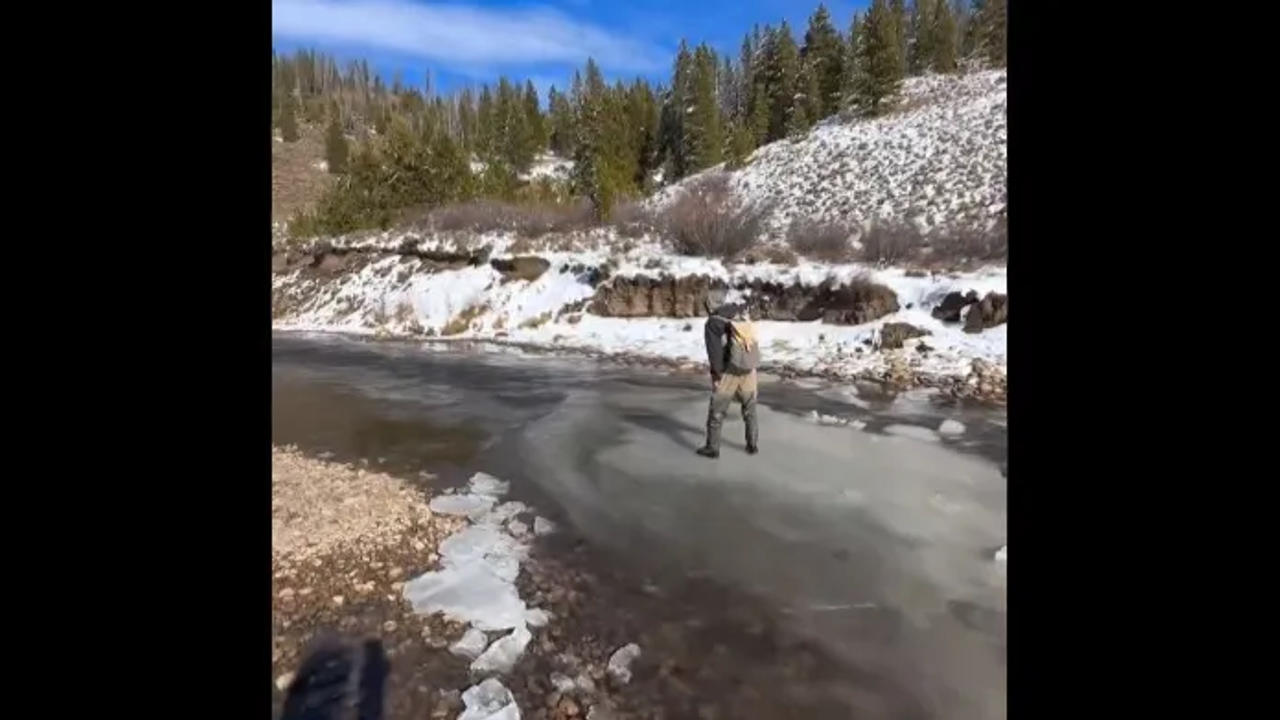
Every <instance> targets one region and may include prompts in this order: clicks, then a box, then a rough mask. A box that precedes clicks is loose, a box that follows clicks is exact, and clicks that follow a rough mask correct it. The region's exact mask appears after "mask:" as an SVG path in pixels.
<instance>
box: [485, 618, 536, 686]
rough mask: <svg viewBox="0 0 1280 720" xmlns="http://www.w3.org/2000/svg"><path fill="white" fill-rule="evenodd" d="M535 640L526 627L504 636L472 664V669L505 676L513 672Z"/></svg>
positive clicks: (495, 641)
mask: <svg viewBox="0 0 1280 720" xmlns="http://www.w3.org/2000/svg"><path fill="white" fill-rule="evenodd" d="M532 639H533V635H532V634H530V632H529V630H528V629H527V628H524V627H518V628H516V629H515V630H513V631H512V632H511V634H510V635H504V636H503V637H500V638H498V639H497V640H494V641H493V644H492V645H490V646H489V649H488V650H485V651H484V652H483V653H482V654H481V655H480V657H478V658H476V659H475V660H474V661H473V662H472V663H471V669H472V670H473V671H475V672H477V673H498V674H500V675H505V674H507V673H509V672H511V669H512V668H514V667H515V665H516V662H517V661H518V660H520V656H521V655H523V654H524V649H525V646H527V645H528V644H529V641H530V640H532Z"/></svg>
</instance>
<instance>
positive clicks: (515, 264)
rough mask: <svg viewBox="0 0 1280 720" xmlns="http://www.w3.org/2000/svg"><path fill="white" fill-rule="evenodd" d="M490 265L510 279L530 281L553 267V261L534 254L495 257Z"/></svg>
mask: <svg viewBox="0 0 1280 720" xmlns="http://www.w3.org/2000/svg"><path fill="white" fill-rule="evenodd" d="M489 265H491V266H493V269H494V270H497V271H498V272H500V273H502V276H503V277H504V278H506V279H508V280H528V281H529V282H533V281H534V280H537V279H538V278H540V277H542V274H543V273H545V272H546V271H547V269H548V268H550V267H551V263H549V262H547V261H546V260H545V259H543V258H540V257H536V256H533V255H520V256H517V257H511V258H493V259H492V260H490V261H489Z"/></svg>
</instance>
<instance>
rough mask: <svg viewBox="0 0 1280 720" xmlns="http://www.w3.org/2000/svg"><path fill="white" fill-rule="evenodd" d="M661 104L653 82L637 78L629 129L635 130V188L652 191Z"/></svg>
mask: <svg viewBox="0 0 1280 720" xmlns="http://www.w3.org/2000/svg"><path fill="white" fill-rule="evenodd" d="M658 115H659V113H658V101H657V98H656V97H655V95H654V92H653V89H652V88H651V87H649V83H647V82H645V81H643V80H641V79H639V78H637V79H636V80H635V82H633V83H632V84H631V88H630V89H629V90H628V91H627V120H626V127H627V128H628V129H629V130H630V131H631V155H632V156H633V157H634V172H633V174H632V185H634V187H635V188H636V189H639V190H641V191H647V190H648V189H649V187H648V186H649V184H650V178H651V177H652V176H653V171H654V169H655V164H656V159H657V155H658Z"/></svg>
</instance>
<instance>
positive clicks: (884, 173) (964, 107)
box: [653, 70, 1008, 233]
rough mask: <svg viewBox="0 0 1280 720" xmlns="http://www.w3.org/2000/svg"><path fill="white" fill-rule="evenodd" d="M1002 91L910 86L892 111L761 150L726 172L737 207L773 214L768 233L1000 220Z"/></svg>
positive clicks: (942, 82)
mask: <svg viewBox="0 0 1280 720" xmlns="http://www.w3.org/2000/svg"><path fill="white" fill-rule="evenodd" d="M1005 87H1006V71H1005V70H991V71H982V72H974V73H971V74H968V75H962V76H947V75H927V76H923V77H914V78H909V79H908V80H907V81H906V82H905V83H904V86H903V96H902V101H901V104H900V107H899V109H897V110H895V111H893V112H891V113H889V114H888V115H885V116H883V117H878V118H870V119H852V120H850V119H842V118H838V117H833V118H829V119H827V120H826V121H824V122H823V123H822V124H820V125H818V126H817V127H815V128H814V129H813V130H812V131H811V132H810V133H809V134H808V135H807V136H806V137H805V138H803V139H801V140H797V141H791V140H781V141H778V142H774V143H770V144H769V145H766V146H764V147H761V148H759V149H758V150H756V152H755V153H754V154H752V156H751V157H750V158H749V159H748V162H747V163H746V164H745V166H744V167H743V168H741V169H739V170H737V171H734V172H732V173H731V178H732V179H731V187H732V189H733V190H734V192H735V194H736V195H737V197H738V198H739V200H740V201H744V202H750V203H763V204H766V205H770V206H771V212H770V223H769V224H770V226H771V228H772V229H773V230H774V231H781V230H783V229H785V227H786V225H787V223H789V222H790V221H791V219H792V218H795V217H803V218H815V219H826V220H835V221H842V222H847V223H849V224H851V225H862V224H865V223H867V222H870V221H872V220H875V219H878V218H879V219H888V220H895V221H908V222H912V223H915V224H916V225H917V226H918V227H919V228H920V229H921V230H922V231H924V232H926V233H931V232H939V231H947V230H958V229H964V228H975V227H985V226H986V225H987V224H989V223H991V222H992V221H994V220H996V219H998V218H999V217H1001V216H1002V215H1003V214H1004V212H1005V202H1006V197H1007V178H1008V164H1007V158H1008V150H1007V131H1006V118H1005V110H1006V91H1005ZM721 169H722V166H716V167H715V168H712V169H711V170H709V171H707V172H708V173H709V172H718V171H720V170H721ZM700 176H701V174H700V175H694V176H691V177H689V178H686V179H685V180H683V181H682V182H681V183H678V184H675V185H672V186H670V187H668V188H666V189H664V190H663V191H661V192H660V193H658V194H657V195H656V196H655V197H654V200H653V202H654V203H655V204H657V205H661V204H663V203H666V202H669V201H670V199H672V198H673V197H675V194H676V193H678V192H680V191H681V190H682V189H683V188H684V187H686V186H687V185H688V184H689V183H691V182H697V179H698V178H699V177H700Z"/></svg>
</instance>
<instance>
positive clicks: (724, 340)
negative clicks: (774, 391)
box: [698, 298, 760, 458]
mask: <svg viewBox="0 0 1280 720" xmlns="http://www.w3.org/2000/svg"><path fill="white" fill-rule="evenodd" d="M712 303H713V301H712V300H711V299H710V298H708V299H707V300H706V301H705V307H706V308H707V313H708V317H707V324H706V329H705V331H704V334H705V336H706V341H707V362H709V363H710V364H711V407H710V409H709V410H708V412H707V444H706V445H704V446H703V447H701V448H698V454H699V455H701V456H703V457H708V458H718V457H720V427H721V425H722V424H723V423H724V416H725V413H726V412H728V410H729V403H731V402H733V401H734V400H736V401H738V403H739V404H740V405H741V406H742V420H743V421H744V422H745V423H746V426H747V452H748V453H750V454H752V455H755V454H756V453H757V452H759V451H760V447H759V444H758V442H757V440H758V433H757V430H758V429H757V427H756V366H757V365H759V364H760V346H759V343H758V342H757V341H756V337H755V329H754V328H753V327H752V325H751V322H750V321H749V320H748V319H747V317H746V314H745V313H744V312H743V308H742V307H740V306H734V305H731V304H725V305H721V306H720V307H717V308H715V309H714V310H713V309H712Z"/></svg>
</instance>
